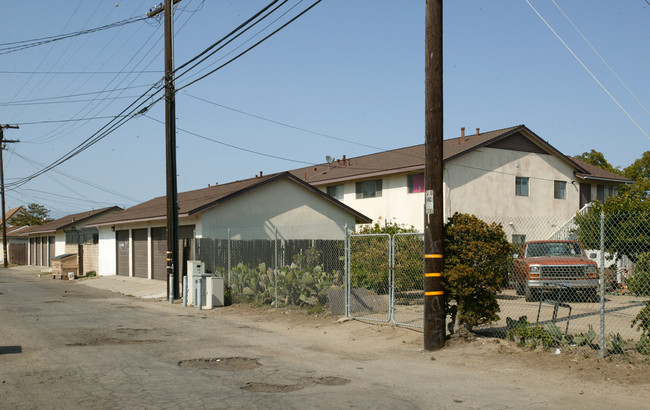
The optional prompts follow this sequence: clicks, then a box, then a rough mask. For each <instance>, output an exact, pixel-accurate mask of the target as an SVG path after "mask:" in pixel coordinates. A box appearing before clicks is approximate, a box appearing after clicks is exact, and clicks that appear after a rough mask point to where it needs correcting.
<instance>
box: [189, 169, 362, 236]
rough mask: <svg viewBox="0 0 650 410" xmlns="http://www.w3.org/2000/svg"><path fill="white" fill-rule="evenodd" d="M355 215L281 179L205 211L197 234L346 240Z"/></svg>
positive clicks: (352, 227) (293, 183) (352, 226)
mask: <svg viewBox="0 0 650 410" xmlns="http://www.w3.org/2000/svg"><path fill="white" fill-rule="evenodd" d="M346 223H347V225H348V228H349V229H354V223H355V222H354V216H352V215H350V214H349V213H348V212H346V211H344V210H343V209H341V208H340V207H338V206H336V205H334V204H332V203H330V202H328V201H326V200H323V198H321V197H320V196H319V195H317V194H316V193H314V192H311V191H309V190H307V189H305V188H303V187H301V186H300V185H298V184H296V183H295V182H292V181H289V180H279V181H276V182H274V183H271V184H267V185H264V186H262V187H259V188H257V189H254V190H252V191H250V192H248V193H246V194H244V195H241V196H240V197H238V198H234V199H231V200H229V201H226V202H224V203H223V204H221V205H218V206H216V207H214V208H211V209H209V210H207V211H205V212H204V213H203V215H202V219H201V224H200V225H199V224H197V229H196V235H197V236H199V237H206V238H225V237H227V231H228V228H230V229H231V238H233V239H267V238H268V239H270V238H274V237H275V229H276V228H277V230H278V236H279V237H280V238H281V239H343V238H344V236H345V233H344V225H345V224H346Z"/></svg>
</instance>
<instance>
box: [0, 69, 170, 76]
mask: <svg viewBox="0 0 650 410" xmlns="http://www.w3.org/2000/svg"><path fill="white" fill-rule="evenodd" d="M161 73H163V71H162V70H144V71H129V72H128V74H161ZM0 74H31V75H98V74H126V72H125V71H4V70H3V71H0Z"/></svg>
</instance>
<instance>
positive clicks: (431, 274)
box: [424, 273, 441, 278]
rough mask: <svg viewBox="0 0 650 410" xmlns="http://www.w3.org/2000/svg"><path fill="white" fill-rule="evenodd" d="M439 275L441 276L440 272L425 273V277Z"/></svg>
mask: <svg viewBox="0 0 650 410" xmlns="http://www.w3.org/2000/svg"><path fill="white" fill-rule="evenodd" d="M438 276H441V275H440V274H439V273H425V274H424V277H425V278H436V277H438Z"/></svg>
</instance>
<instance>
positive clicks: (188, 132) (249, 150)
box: [144, 114, 314, 165]
mask: <svg viewBox="0 0 650 410" xmlns="http://www.w3.org/2000/svg"><path fill="white" fill-rule="evenodd" d="M144 116H145V117H147V118H149V119H150V120H152V121H156V122H157V123H160V124H165V123H164V121H160V120H157V119H155V118H153V117H150V116H148V115H146V114H145V115H144ZM176 129H177V130H179V131H183V132H184V133H186V134H190V135H193V136H195V137H198V138H201V139H204V140H206V141H210V142H214V143H215V144H219V145H223V146H226V147H230V148H234V149H236V150H239V151H244V152H250V153H251V154H256V155H261V156H263V157H268V158H274V159H280V160H282V161H289V162H295V163H298V164H305V165H314V163H312V162H305V161H300V160H296V159H291V158H284V157H279V156H277V155H271V154H266V153H264V152H260V151H254V150H252V149H248V148H243V147H239V146H237V145H233V144H228V143H226V142H223V141H219V140H215V139H213V138H208V137H205V136H203V135H201V134H197V133H195V132H192V131H188V130H186V129H183V128H181V127H176Z"/></svg>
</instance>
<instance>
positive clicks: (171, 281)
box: [169, 269, 174, 304]
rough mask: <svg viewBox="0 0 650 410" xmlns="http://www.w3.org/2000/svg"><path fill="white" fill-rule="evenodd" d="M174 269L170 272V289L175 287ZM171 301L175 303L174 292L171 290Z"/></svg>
mask: <svg viewBox="0 0 650 410" xmlns="http://www.w3.org/2000/svg"><path fill="white" fill-rule="evenodd" d="M173 270H174V269H172V273H170V274H169V289H174V272H173ZM169 303H172V304H173V303H174V292H172V291H170V292H169Z"/></svg>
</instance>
